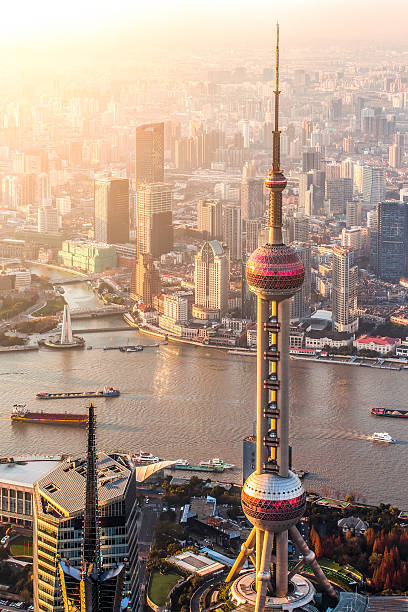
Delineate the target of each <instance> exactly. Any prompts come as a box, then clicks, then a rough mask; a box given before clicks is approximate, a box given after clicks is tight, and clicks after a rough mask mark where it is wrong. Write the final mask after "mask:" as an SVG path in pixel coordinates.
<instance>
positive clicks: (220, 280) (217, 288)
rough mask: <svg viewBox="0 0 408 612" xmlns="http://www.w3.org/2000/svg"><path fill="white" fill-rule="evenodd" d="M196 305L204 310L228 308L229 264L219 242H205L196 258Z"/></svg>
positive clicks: (221, 311)
mask: <svg viewBox="0 0 408 612" xmlns="http://www.w3.org/2000/svg"><path fill="white" fill-rule="evenodd" d="M194 283H195V303H196V305H197V306H201V307H202V308H208V309H211V310H219V311H220V313H221V314H223V313H224V312H225V311H226V310H227V308H228V293H229V262H228V257H227V254H226V253H225V251H224V249H223V248H222V245H221V244H220V242H218V240H212V241H211V242H205V243H204V245H203V246H202V248H201V251H200V252H199V253H198V254H197V255H196V257H195V269H194Z"/></svg>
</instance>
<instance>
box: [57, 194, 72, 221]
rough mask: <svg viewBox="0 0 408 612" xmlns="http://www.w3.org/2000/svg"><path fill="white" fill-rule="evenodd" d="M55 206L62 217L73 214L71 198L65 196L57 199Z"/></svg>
mask: <svg viewBox="0 0 408 612" xmlns="http://www.w3.org/2000/svg"><path fill="white" fill-rule="evenodd" d="M55 205H56V207H57V210H58V213H59V214H60V215H61V216H62V217H63V216H64V215H67V214H68V213H70V212H71V208H72V203H71V198H70V197H69V196H65V197H63V198H55Z"/></svg>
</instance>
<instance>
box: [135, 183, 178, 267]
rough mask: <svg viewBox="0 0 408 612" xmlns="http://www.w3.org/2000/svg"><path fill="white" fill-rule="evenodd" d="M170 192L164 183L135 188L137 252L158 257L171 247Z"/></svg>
mask: <svg viewBox="0 0 408 612" xmlns="http://www.w3.org/2000/svg"><path fill="white" fill-rule="evenodd" d="M171 208H172V192H171V188H170V185H167V184H166V183H150V184H147V183H146V184H143V183H142V184H141V185H139V186H138V189H137V241H138V245H137V246H138V252H139V253H151V255H153V258H154V259H158V258H159V257H160V256H161V255H164V254H166V253H168V252H169V251H171V249H172V248H173V216H172V210H171Z"/></svg>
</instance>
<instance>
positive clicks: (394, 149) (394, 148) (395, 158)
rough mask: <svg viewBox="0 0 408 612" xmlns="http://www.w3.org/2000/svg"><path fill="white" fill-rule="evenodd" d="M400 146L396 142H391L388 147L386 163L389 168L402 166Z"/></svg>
mask: <svg viewBox="0 0 408 612" xmlns="http://www.w3.org/2000/svg"><path fill="white" fill-rule="evenodd" d="M402 154H403V152H402V148H401V147H400V146H399V145H398V144H395V143H394V144H392V145H390V146H389V148H388V163H389V165H390V166H391V168H401V167H402Z"/></svg>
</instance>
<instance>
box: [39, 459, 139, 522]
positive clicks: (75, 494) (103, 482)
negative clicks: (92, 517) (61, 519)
mask: <svg viewBox="0 0 408 612" xmlns="http://www.w3.org/2000/svg"><path fill="white" fill-rule="evenodd" d="M97 469H98V496H99V504H100V505H101V506H102V505H104V504H106V503H109V502H111V501H112V500H114V499H117V498H119V499H120V498H121V497H122V496H123V495H124V494H125V491H126V487H127V484H128V481H129V478H130V475H131V471H130V469H128V468H127V467H125V466H124V465H123V464H122V463H120V462H119V461H117V460H116V459H113V458H112V457H110V456H109V455H108V454H107V453H104V452H98V453H97ZM85 486H86V458H85V457H83V456H81V455H80V456H77V457H74V458H72V457H71V458H69V459H67V460H65V461H62V462H61V463H60V464H58V465H57V466H56V467H55V469H53V470H52V471H50V472H48V473H47V474H46V475H45V476H43V477H42V478H41V479H40V480H39V481H38V489H39V492H40V493H41V494H42V495H43V496H44V497H45V498H46V499H48V500H50V501H51V502H52V503H53V504H55V506H56V507H59V508H61V509H62V510H63V511H64V513H67V514H69V515H75V514H77V513H80V512H82V511H83V509H84V506H85Z"/></svg>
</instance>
